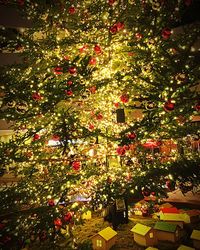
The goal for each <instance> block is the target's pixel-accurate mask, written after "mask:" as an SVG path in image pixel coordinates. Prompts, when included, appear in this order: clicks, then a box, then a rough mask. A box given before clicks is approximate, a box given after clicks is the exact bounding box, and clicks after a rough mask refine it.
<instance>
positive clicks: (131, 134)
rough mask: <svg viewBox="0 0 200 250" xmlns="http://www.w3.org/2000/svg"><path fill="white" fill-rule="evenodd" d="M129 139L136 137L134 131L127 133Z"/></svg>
mask: <svg viewBox="0 0 200 250" xmlns="http://www.w3.org/2000/svg"><path fill="white" fill-rule="evenodd" d="M127 136H128V138H129V139H131V140H134V139H135V138H136V134H135V133H134V132H132V133H130V134H128V135H127Z"/></svg>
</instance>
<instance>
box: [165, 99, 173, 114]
mask: <svg viewBox="0 0 200 250" xmlns="http://www.w3.org/2000/svg"><path fill="white" fill-rule="evenodd" d="M174 108H175V104H174V103H173V102H172V101H171V100H168V101H167V102H166V103H165V104H164V110H165V111H167V112H170V111H173V110H174Z"/></svg>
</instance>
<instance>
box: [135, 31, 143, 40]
mask: <svg viewBox="0 0 200 250" xmlns="http://www.w3.org/2000/svg"><path fill="white" fill-rule="evenodd" d="M135 38H136V39H137V40H140V39H142V38H143V35H142V34H141V33H135Z"/></svg>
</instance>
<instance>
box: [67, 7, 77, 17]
mask: <svg viewBox="0 0 200 250" xmlns="http://www.w3.org/2000/svg"><path fill="white" fill-rule="evenodd" d="M68 12H69V14H72V15H73V14H75V12H76V9H75V7H74V6H71V7H69V9H68Z"/></svg>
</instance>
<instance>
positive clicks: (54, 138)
mask: <svg viewBox="0 0 200 250" xmlns="http://www.w3.org/2000/svg"><path fill="white" fill-rule="evenodd" d="M52 140H54V141H59V140H60V136H59V135H53V136H52Z"/></svg>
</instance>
